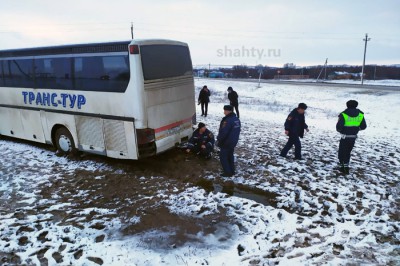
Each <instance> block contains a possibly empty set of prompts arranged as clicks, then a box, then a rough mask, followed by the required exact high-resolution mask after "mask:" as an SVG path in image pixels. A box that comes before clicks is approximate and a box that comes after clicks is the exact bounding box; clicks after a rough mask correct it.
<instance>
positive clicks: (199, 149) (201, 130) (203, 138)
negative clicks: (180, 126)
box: [186, 122, 215, 159]
mask: <svg viewBox="0 0 400 266" xmlns="http://www.w3.org/2000/svg"><path fill="white" fill-rule="evenodd" d="M214 142H215V139H214V134H213V133H211V131H210V130H208V129H207V127H206V125H205V124H204V123H201V122H200V123H199V125H198V127H197V129H196V130H195V131H194V132H193V135H192V137H191V138H190V140H189V144H188V147H187V149H186V152H187V153H189V152H193V153H195V154H200V155H202V156H204V158H206V159H209V158H211V153H212V152H213V151H214Z"/></svg>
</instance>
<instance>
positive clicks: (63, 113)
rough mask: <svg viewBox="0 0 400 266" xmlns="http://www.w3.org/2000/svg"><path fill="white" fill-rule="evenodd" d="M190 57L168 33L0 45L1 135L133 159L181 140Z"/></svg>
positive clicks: (191, 109) (189, 119) (190, 96)
mask: <svg viewBox="0 0 400 266" xmlns="http://www.w3.org/2000/svg"><path fill="white" fill-rule="evenodd" d="M192 123H195V96H194V80H193V71H192V62H191V58H190V52H189V48H188V46H187V44H186V43H182V42H178V41H171V40H132V41H126V42H113V43H96V44H81V45H65V46H55V47H43V48H29V49H15V50H4V51H0V135H4V136H10V137H15V138H20V139H26V140H30V141H35V142H40V143H48V144H52V145H54V146H55V147H56V148H57V149H58V150H59V151H60V152H62V153H65V154H68V153H73V152H75V151H78V150H80V151H85V152H89V153H95V154H100V155H105V156H108V157H112V158H120V159H139V158H144V157H148V156H152V155H155V154H158V153H161V152H164V151H166V150H168V149H170V148H173V147H174V146H175V145H176V144H178V143H181V142H182V141H185V140H187V139H188V137H189V136H190V135H191V134H192Z"/></svg>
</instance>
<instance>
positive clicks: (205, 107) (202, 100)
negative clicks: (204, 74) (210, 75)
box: [198, 86, 211, 117]
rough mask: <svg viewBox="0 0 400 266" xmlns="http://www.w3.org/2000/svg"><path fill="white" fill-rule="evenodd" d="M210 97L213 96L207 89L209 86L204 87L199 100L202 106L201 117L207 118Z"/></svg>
mask: <svg viewBox="0 0 400 266" xmlns="http://www.w3.org/2000/svg"><path fill="white" fill-rule="evenodd" d="M210 96H211V92H210V90H209V89H208V88H207V86H203V88H202V89H201V91H200V93H199V99H198V102H199V104H201V116H203V115H204V116H205V117H207V113H208V103H209V102H210Z"/></svg>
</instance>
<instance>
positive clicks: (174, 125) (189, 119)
mask: <svg viewBox="0 0 400 266" xmlns="http://www.w3.org/2000/svg"><path fill="white" fill-rule="evenodd" d="M189 121H192V117H189V118H186V119H184V120H181V121H179V122H175V123H172V124H169V125H166V126H163V127H159V128H156V129H155V130H154V132H155V133H159V132H162V131H165V130H168V129H171V128H174V127H177V126H179V125H182V124H184V123H187V122H189Z"/></svg>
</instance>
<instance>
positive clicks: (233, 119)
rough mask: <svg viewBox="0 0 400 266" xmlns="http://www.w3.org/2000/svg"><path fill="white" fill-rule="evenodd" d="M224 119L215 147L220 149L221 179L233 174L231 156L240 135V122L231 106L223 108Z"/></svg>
mask: <svg viewBox="0 0 400 266" xmlns="http://www.w3.org/2000/svg"><path fill="white" fill-rule="evenodd" d="M224 114H225V117H224V118H222V121H221V124H220V126H219V132H218V137H217V146H218V147H219V148H220V152H219V159H220V161H221V165H222V169H223V171H224V172H223V174H222V176H223V177H231V176H233V175H234V174H235V157H234V155H233V152H234V149H235V147H236V144H237V143H238V141H239V135H240V127H241V125H240V120H239V119H238V118H237V116H236V114H235V113H233V106H231V105H225V106H224Z"/></svg>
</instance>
